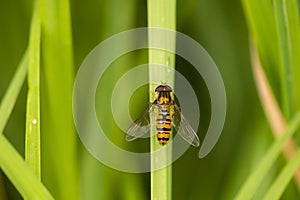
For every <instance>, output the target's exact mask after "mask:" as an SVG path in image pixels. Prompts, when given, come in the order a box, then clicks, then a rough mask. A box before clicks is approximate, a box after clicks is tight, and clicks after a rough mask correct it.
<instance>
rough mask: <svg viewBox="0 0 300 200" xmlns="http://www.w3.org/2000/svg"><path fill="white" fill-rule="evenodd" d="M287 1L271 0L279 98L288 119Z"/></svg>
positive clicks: (288, 50) (289, 66) (289, 102)
mask: <svg viewBox="0 0 300 200" xmlns="http://www.w3.org/2000/svg"><path fill="white" fill-rule="evenodd" d="M286 2H287V1H283V0H273V4H274V13H275V21H276V28H277V32H278V41H279V47H280V48H279V60H280V80H281V98H282V108H283V113H284V116H285V118H286V119H287V120H289V117H290V115H291V114H292V108H293V102H292V100H293V98H292V97H293V94H292V92H293V90H292V81H291V80H292V79H291V77H292V64H293V61H292V52H291V51H292V49H291V47H292V45H291V39H290V28H289V23H288V16H287V9H286V7H287V5H286V4H287V3H286Z"/></svg>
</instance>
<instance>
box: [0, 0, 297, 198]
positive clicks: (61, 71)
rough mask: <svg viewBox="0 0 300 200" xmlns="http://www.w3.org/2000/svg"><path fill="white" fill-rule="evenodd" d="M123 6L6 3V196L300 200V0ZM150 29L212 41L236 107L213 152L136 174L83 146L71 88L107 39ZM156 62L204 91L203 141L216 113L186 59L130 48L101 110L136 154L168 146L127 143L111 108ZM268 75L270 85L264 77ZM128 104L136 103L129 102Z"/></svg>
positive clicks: (137, 104)
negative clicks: (129, 75)
mask: <svg viewBox="0 0 300 200" xmlns="http://www.w3.org/2000/svg"><path fill="white" fill-rule="evenodd" d="M122 3H123V2H122ZM122 3H121V1H117V0H100V1H96V0H91V1H84V2H83V1H79V0H74V1H68V0H52V1H48V0H37V1H18V2H17V1H3V2H2V4H1V7H0V28H1V31H0V44H1V45H0V69H1V74H0V134H1V135H0V168H1V171H0V199H1V200H8V199H14V200H18V199H23V198H24V199H28V200H29V199H30V200H31V199H74V200H75V199H88V200H89V199H130V200H131V199H139V200H140V199H150V198H151V197H152V199H171V198H172V199H205V200H209V199H234V198H235V199H242V200H244V199H246V198H252V199H263V198H264V199H299V198H300V193H299V191H300V177H299V175H298V174H299V170H298V167H299V163H300V153H299V151H300V150H299V149H300V148H299V145H298V144H300V141H299V139H300V131H299V128H297V127H299V125H300V124H299V123H300V122H299V114H298V113H299V111H300V90H299V87H300V78H299V75H300V67H299V66H300V57H299V54H300V25H299V5H298V4H299V1H296V0H291V1H284V0H273V1H261V0H242V1H238V0H231V1H230V2H225V1H224V2H220V1H217V0H212V1H202V0H200V1H197V0H192V1H177V2H176V1H175V0H165V1H159V0H149V1H146V0H145V1H137V0H128V1H126V3H123V4H122ZM120 4H122V5H121V6H120ZM144 26H150V27H163V28H168V29H174V30H175V29H176V30H178V31H180V32H183V33H184V34H186V35H188V36H190V37H192V38H193V39H195V40H196V41H197V42H199V43H200V44H201V45H203V47H204V48H205V49H206V50H207V51H208V53H209V54H210V55H211V57H212V58H213V59H214V61H215V62H216V64H217V66H218V68H219V71H220V73H221V75H222V77H223V80H224V84H225V88H226V92H227V102H228V107H227V119H226V123H225V126H224V130H223V132H222V135H221V137H220V140H219V141H218V143H217V145H216V146H215V148H214V149H213V150H212V152H210V154H209V155H208V156H207V157H205V158H203V159H201V160H200V159H199V158H198V151H199V149H197V148H192V147H191V148H189V149H188V150H187V151H186V152H185V154H184V155H183V156H182V157H181V158H180V159H178V160H177V161H176V162H174V163H173V164H172V166H168V167H167V168H165V169H161V170H158V171H153V172H151V173H144V174H132V173H125V172H120V171H117V170H115V169H111V168H109V167H107V166H105V165H103V164H102V163H100V162H99V161H97V160H96V159H95V158H93V157H92V156H91V155H90V153H89V152H88V151H87V149H86V148H85V147H84V146H83V145H82V143H81V141H80V139H79V137H78V136H77V134H76V130H75V127H74V121H73V116H72V91H73V83H74V79H75V75H76V72H77V71H78V69H79V67H80V65H81V63H82V62H83V60H84V59H85V57H86V56H87V55H88V53H89V52H90V51H91V50H92V49H93V48H94V47H95V46H96V45H97V44H99V43H100V42H102V41H104V40H105V39H107V38H109V37H110V36H112V35H113V34H116V33H119V32H121V31H125V30H129V29H132V28H137V27H144ZM151 37H153V36H151V34H150V35H149V38H150V41H149V42H150V43H151ZM152 39H153V38H152ZM249 40H250V41H251V43H253V45H249ZM128 42H130V41H128ZM168 42H171V43H175V42H176V41H168ZM250 49H251V54H250ZM256 53H257V54H258V58H259V59H258V58H256V56H253V55H255V54H256ZM250 55H252V56H250ZM148 62H149V63H158V64H163V65H168V66H170V67H172V68H173V67H175V68H176V69H177V70H178V71H179V72H180V73H182V74H183V75H185V76H186V77H187V79H188V80H189V82H190V83H191V85H192V87H193V89H194V90H195V93H196V95H197V97H198V101H199V106H200V111H201V121H200V122H199V130H198V135H199V138H200V140H201V141H203V139H204V137H205V132H206V130H207V128H208V124H209V119H210V115H211V113H210V97H209V93H208V91H207V88H206V86H205V84H204V81H203V79H202V78H201V76H200V75H197V74H196V73H195V70H194V69H193V67H192V66H191V64H190V63H188V62H186V60H184V59H183V58H181V57H179V56H175V55H173V54H172V53H169V52H164V51H161V50H150V51H146V50H137V51H135V52H130V53H128V54H126V55H123V56H121V57H120V58H118V59H117V60H115V61H114V62H113V63H111V66H110V67H109V69H108V70H107V71H105V73H104V76H103V77H102V78H101V80H99V85H98V88H97V93H96V105H95V106H96V109H97V111H96V112H97V116H98V120H99V121H100V123H101V125H102V126H103V129H104V130H105V132H106V133H107V136H108V138H109V139H110V140H111V141H112V142H113V143H114V144H116V145H117V146H119V147H120V148H123V149H125V150H130V151H133V152H148V151H149V150H150V149H151V151H154V150H156V149H157V148H158V147H159V146H158V144H157V140H156V138H155V137H154V138H153V139H151V141H150V142H149V140H146V139H139V140H136V141H133V142H126V141H125V137H124V132H123V131H122V130H120V128H119V127H118V126H117V124H116V122H115V121H114V119H113V115H112V112H111V109H110V105H111V101H110V97H111V94H112V90H113V88H114V85H115V84H116V83H117V81H118V80H119V78H120V77H121V76H122V75H123V74H125V73H126V72H127V71H128V70H130V69H132V68H134V67H135V66H137V65H141V64H145V63H148ZM260 63H261V65H260ZM257 69H259V70H258V71H257ZM261 69H262V70H261ZM253 70H254V73H253ZM263 72H264V73H265V74H266V80H264V81H259V80H260V78H259V77H260V76H262V77H263V75H264V74H263ZM137 76H138V75H137ZM157 76H160V77H161V79H163V80H162V81H164V80H166V81H167V82H168V84H169V85H172V86H174V84H175V85H176V83H174V74H173V73H172V74H171V75H170V76H169V75H168V76H169V77H166V76H167V75H166V74H163V73H159V74H157V72H156V71H155V70H153V68H151V67H150V68H149V81H151V80H153V79H154V77H156V78H157ZM126 84H128V87H129V86H131V85H132V84H134V81H132V82H128V83H126ZM267 85H269V86H270V87H266V86H267ZM154 87H155V85H152V84H150V85H149V86H143V87H140V88H138V89H137V90H136V91H135V92H134V94H133V95H132V97H131V99H130V102H129V110H130V114H131V115H132V118H134V119H135V118H137V117H138V116H139V115H140V114H141V113H142V112H143V110H144V109H145V108H146V107H147V106H148V102H149V101H152V100H153V99H152V98H153V90H154ZM266 88H267V89H266ZM264 89H265V90H264ZM149 91H150V98H149V100H148V98H147V97H148V96H149ZM262 91H267V92H266V93H264V94H263V92H262ZM122 92H124V93H125V92H127V91H122ZM120 95H121V96H122V94H120ZM120 99H121V98H120ZM268 102H272V103H270V104H268ZM119 103H120V104H119V106H127V107H128V105H125V103H124V101H122V99H121V101H120V102H119ZM126 103H127V102H126ZM87 112H88V111H87ZM120 112H121V111H120ZM274 119H278V121H276V120H275V121H274ZM128 126H129V121H128ZM286 141H287V143H285V142H286ZM104 153H105V154H107V155H108V156H110V157H114V156H115V155H114V152H104ZM170 156H172V155H171V153H170V152H167V154H166V157H170ZM117 159H120V160H121V159H122V158H117ZM154 162H165V161H164V160H160V161H153V162H152V164H155V163H154Z"/></svg>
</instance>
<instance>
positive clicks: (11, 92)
mask: <svg viewBox="0 0 300 200" xmlns="http://www.w3.org/2000/svg"><path fill="white" fill-rule="evenodd" d="M27 60H28V55H27V51H25V53H24V55H23V57H22V60H21V62H20V64H19V66H18V69H17V71H16V73H15V75H14V78H13V79H12V81H11V83H10V85H9V87H8V89H7V91H6V93H5V96H4V97H3V99H2V101H1V105H0V132H1V133H2V132H3V130H4V127H5V125H6V123H7V121H8V118H9V116H10V114H11V112H12V110H13V108H14V105H15V103H16V101H17V98H18V95H19V93H20V91H21V88H22V85H23V83H24V80H25V77H26V74H27Z"/></svg>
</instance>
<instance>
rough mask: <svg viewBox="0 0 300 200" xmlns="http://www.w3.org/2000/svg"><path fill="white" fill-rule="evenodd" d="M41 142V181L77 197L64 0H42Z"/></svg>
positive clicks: (62, 195) (59, 192)
mask: <svg viewBox="0 0 300 200" xmlns="http://www.w3.org/2000/svg"><path fill="white" fill-rule="evenodd" d="M41 4H42V19H43V21H42V29H43V30H42V31H43V45H42V48H43V49H42V51H43V68H42V69H43V71H42V79H43V83H44V84H43V85H42V91H43V93H42V102H41V104H42V109H43V112H42V124H43V126H42V132H43V138H42V146H43V160H42V162H43V163H42V165H43V176H45V177H47V179H45V184H46V185H47V186H48V187H49V190H50V191H51V193H52V194H53V196H54V197H55V198H56V199H73V200H76V199H78V198H79V169H78V166H79V164H78V162H77V161H78V160H77V155H78V151H77V146H76V145H77V141H76V139H77V137H76V132H75V128H74V122H73V117H72V90H73V79H74V74H75V73H74V64H73V46H72V29H71V11H70V3H69V1H68V0H42V1H41Z"/></svg>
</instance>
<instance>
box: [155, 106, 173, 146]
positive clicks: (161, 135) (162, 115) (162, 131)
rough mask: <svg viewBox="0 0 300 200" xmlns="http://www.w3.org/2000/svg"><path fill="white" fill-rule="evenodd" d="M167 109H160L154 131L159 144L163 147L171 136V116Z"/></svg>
mask: <svg viewBox="0 0 300 200" xmlns="http://www.w3.org/2000/svg"><path fill="white" fill-rule="evenodd" d="M168 110H169V109H166V110H164V109H161V110H160V112H159V113H158V115H157V117H156V131H157V139H158V142H159V144H161V145H165V144H167V142H168V141H169V139H170V134H171V127H172V124H171V123H172V121H171V115H170V112H168Z"/></svg>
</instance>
